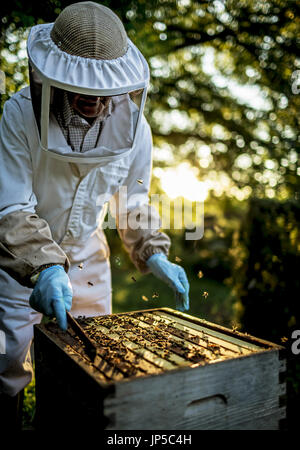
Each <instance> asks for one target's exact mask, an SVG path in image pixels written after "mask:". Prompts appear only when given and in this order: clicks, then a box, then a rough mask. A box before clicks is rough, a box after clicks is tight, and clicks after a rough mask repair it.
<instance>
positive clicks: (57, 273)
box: [29, 265, 73, 330]
mask: <svg viewBox="0 0 300 450" xmlns="http://www.w3.org/2000/svg"><path fill="white" fill-rule="evenodd" d="M72 297H73V290H72V285H71V282H70V279H69V277H68V275H67V274H66V272H65V270H64V268H63V267H62V266H59V265H55V266H51V267H48V268H47V269H44V270H42V272H41V273H40V274H39V277H38V280H37V282H36V284H35V286H34V289H33V291H32V294H31V296H30V298H29V304H30V306H31V307H32V308H33V309H35V310H36V311H38V312H40V313H42V314H45V315H46V316H49V317H56V320H57V323H58V325H59V327H60V328H61V329H62V330H66V329H67V327H68V325H67V315H66V311H70V309H71V306H72Z"/></svg>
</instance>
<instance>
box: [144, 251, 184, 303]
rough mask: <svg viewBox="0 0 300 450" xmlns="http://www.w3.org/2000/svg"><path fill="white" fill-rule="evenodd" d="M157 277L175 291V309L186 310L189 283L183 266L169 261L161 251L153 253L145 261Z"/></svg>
mask: <svg viewBox="0 0 300 450" xmlns="http://www.w3.org/2000/svg"><path fill="white" fill-rule="evenodd" d="M146 264H147V266H148V267H149V269H150V270H151V272H152V273H153V275H155V276H156V277H157V278H160V279H161V280H162V281H164V282H165V283H167V285H168V286H170V288H172V289H173V290H174V291H175V301H176V309H178V310H179V311H185V310H188V309H189V307H190V305H189V303H190V302H189V290H190V285H189V282H188V279H187V276H186V273H185V271H184V269H183V267H181V266H178V265H177V264H174V263H171V262H170V261H169V260H168V258H167V256H166V255H165V254H163V253H155V254H154V255H152V256H150V258H149V259H148V260H147V261H146Z"/></svg>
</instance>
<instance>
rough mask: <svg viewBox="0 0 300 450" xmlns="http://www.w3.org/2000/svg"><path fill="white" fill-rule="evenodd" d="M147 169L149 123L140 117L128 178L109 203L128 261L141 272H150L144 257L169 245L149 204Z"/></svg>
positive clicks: (148, 162) (150, 162) (167, 249)
mask: <svg viewBox="0 0 300 450" xmlns="http://www.w3.org/2000/svg"><path fill="white" fill-rule="evenodd" d="M151 171H152V136H151V130H150V126H149V125H148V123H147V121H146V119H145V118H143V122H142V129H141V132H140V133H139V136H138V143H137V145H136V148H135V156H134V159H133V162H132V164H131V166H130V169H129V173H128V177H127V179H126V180H125V181H124V183H123V186H122V187H121V189H120V190H119V191H118V192H117V193H116V194H115V195H114V197H113V199H112V201H111V202H110V211H111V214H112V216H113V217H115V219H116V224H117V229H118V233H119V235H120V238H121V239H122V241H123V244H124V246H125V249H126V250H127V251H128V253H129V255H130V258H131V260H132V262H133V263H134V264H135V266H136V267H137V268H138V270H140V272H142V273H148V272H149V271H150V270H149V269H148V267H147V265H146V264H145V263H146V261H147V259H148V258H149V257H150V256H151V255H153V254H154V253H164V254H165V255H168V252H169V248H170V244H171V241H170V238H169V237H168V236H167V234H165V233H163V232H162V231H160V228H161V220H160V216H159V214H158V212H157V210H156V209H155V208H154V206H152V205H150V204H149V189H150V182H151ZM124 188H125V189H124ZM125 194H126V195H125Z"/></svg>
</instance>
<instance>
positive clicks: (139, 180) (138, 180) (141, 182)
mask: <svg viewBox="0 0 300 450" xmlns="http://www.w3.org/2000/svg"><path fill="white" fill-rule="evenodd" d="M136 181H137V183H139V184H143V183H144V181H143V180H142V179H141V178H138V179H137V180H136Z"/></svg>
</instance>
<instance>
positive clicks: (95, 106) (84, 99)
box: [68, 92, 111, 118]
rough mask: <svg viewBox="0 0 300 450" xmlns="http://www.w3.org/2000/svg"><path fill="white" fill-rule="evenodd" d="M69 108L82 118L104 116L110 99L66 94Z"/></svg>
mask: <svg viewBox="0 0 300 450" xmlns="http://www.w3.org/2000/svg"><path fill="white" fill-rule="evenodd" d="M68 98H69V103H70V106H71V107H72V108H73V109H74V111H76V112H77V113H78V114H79V115H80V116H82V117H84V118H96V117H99V116H102V115H103V116H104V115H105V113H106V111H107V108H108V105H109V103H110V101H111V97H96V96H94V95H85V94H75V93H71V92H70V93H68Z"/></svg>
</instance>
